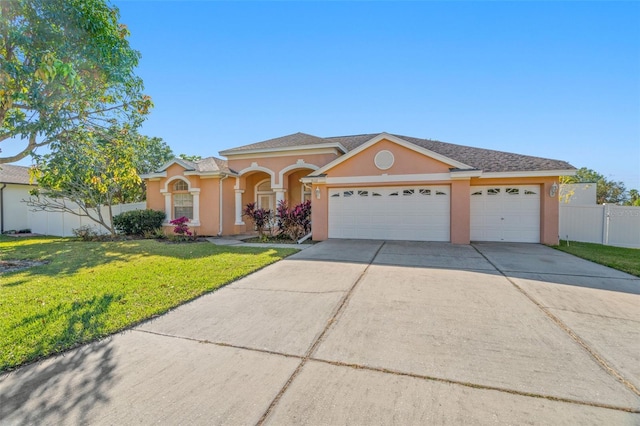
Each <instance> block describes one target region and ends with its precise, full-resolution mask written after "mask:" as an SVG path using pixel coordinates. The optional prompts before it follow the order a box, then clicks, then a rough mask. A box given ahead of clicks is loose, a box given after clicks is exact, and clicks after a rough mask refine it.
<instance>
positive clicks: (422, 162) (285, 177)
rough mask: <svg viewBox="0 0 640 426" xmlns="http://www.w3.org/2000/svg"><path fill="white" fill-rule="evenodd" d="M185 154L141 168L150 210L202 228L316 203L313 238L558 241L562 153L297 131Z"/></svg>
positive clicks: (566, 170)
mask: <svg viewBox="0 0 640 426" xmlns="http://www.w3.org/2000/svg"><path fill="white" fill-rule="evenodd" d="M220 155H222V156H224V157H226V160H222V159H219V158H215V157H209V158H205V159H203V160H200V161H195V162H192V161H185V160H182V159H177V158H176V159H174V160H172V161H170V162H168V163H167V164H165V165H164V166H163V167H162V168H161V169H160V170H158V171H157V172H155V173H149V174H145V175H142V178H143V179H144V180H145V181H146V185H147V207H148V208H152V209H159V210H164V211H165V212H166V214H167V221H169V220H171V219H174V218H177V217H180V216H187V217H189V218H190V219H191V221H190V226H191V227H193V228H195V230H196V231H197V232H198V234H200V235H216V234H217V235H232V234H240V233H244V232H246V231H247V230H249V229H251V224H249V226H248V225H247V221H246V219H245V218H244V217H243V216H242V210H243V208H244V206H246V204H247V203H250V202H256V203H257V205H258V207H264V208H269V209H274V208H275V207H276V206H277V203H278V202H279V201H280V200H287V202H288V204H289V205H290V206H291V205H295V204H298V203H300V202H301V201H303V200H311V203H312V238H313V239H314V240H318V241H321V240H325V239H327V238H367V239H393V240H423V241H450V242H452V243H457V244H468V243H469V242H470V241H517V242H532V243H537V242H540V243H544V244H556V243H557V242H558V194H557V192H558V181H559V179H558V178H559V176H565V175H572V174H574V173H575V168H574V167H573V166H572V165H571V164H569V163H567V162H565V161H560V160H552V159H548V158H539V157H532V156H528V155H520V154H514V153H508V152H500V151H494V150H489V149H482V148H474V147H469V146H462V145H455V144H450V143H444V142H439V141H435V140H429V139H419V138H414V137H407V136H399V135H393V134H388V133H379V134H365V135H354V136H339V137H326V138H322V137H318V136H313V135H308V134H304V133H295V134H292V135H288V136H283V137H279V138H275V139H270V140H266V141H263V142H258V143H254V144H250V145H245V146H240V147H237V148H231V149H227V150H224V151H221V152H220Z"/></svg>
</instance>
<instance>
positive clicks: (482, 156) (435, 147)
mask: <svg viewBox="0 0 640 426" xmlns="http://www.w3.org/2000/svg"><path fill="white" fill-rule="evenodd" d="M379 134H380V133H370V134H362V135H353V136H332V137H327V138H320V137H317V136H313V135H308V134H305V133H294V134H292V135H287V136H283V137H280V138H275V139H269V140H267V141H263V142H258V143H254V144H251V145H245V146H241V147H238V148H233V149H229V150H226V151H223V153H225V154H227V153H229V154H232V153H241V152H243V151H250V150H258V149H275V148H288V147H295V146H300V147H301V146H312V145H319V144H331V143H334V144H340V145H341V146H343V147H344V148H345V149H346V150H347V151H352V150H354V149H356V148H358V147H359V146H361V145H362V144H364V143H366V142H367V141H369V140H371V139H373V138H374V137H376V136H378V135H379ZM393 136H396V137H398V138H400V139H403V140H405V141H407V142H410V143H412V144H415V145H417V146H420V147H422V148H425V149H428V150H430V151H433V152H435V153H437V154H440V155H443V156H445V157H448V158H451V159H452V160H456V161H458V162H460V163H464V164H467V165H469V166H471V167H472V168H474V169H478V170H482V171H484V172H511V171H542V170H573V169H575V167H573V166H572V165H571V164H569V163H568V162H566V161H562V160H554V159H550V158H542V157H534V156H530V155H522V154H516V153H512V152H504V151H495V150H491V149H484V148H475V147H471V146H464V145H456V144H451V143H446V142H440V141H436V140H431V139H420V138H414V137H411V136H402V135H393Z"/></svg>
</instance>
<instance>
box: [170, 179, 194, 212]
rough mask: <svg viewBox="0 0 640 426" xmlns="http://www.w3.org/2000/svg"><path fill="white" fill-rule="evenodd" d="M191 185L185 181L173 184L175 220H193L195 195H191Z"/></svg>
mask: <svg viewBox="0 0 640 426" xmlns="http://www.w3.org/2000/svg"><path fill="white" fill-rule="evenodd" d="M188 190H189V185H188V184H187V182H185V181H183V180H177V181H176V182H175V183H174V184H173V191H174V194H173V218H174V219H177V218H180V217H183V216H184V217H187V218H189V219H193V195H191V194H189V193H188V192H187V191H188Z"/></svg>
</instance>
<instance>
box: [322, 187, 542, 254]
mask: <svg viewBox="0 0 640 426" xmlns="http://www.w3.org/2000/svg"><path fill="white" fill-rule="evenodd" d="M539 189H540V188H539V186H537V185H529V186H522V185H513V186H490V187H489V186H487V187H472V188H471V194H470V197H471V212H470V213H471V240H472V241H514V242H515V241H517V242H539V241H540V191H539ZM450 194H451V188H450V186H448V185H443V186H406V187H370V188H334V189H329V238H360V239H384V240H413V241H450V227H451V225H450V224H451V222H450V220H451V208H450V206H451V195H450Z"/></svg>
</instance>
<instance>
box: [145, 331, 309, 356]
mask: <svg viewBox="0 0 640 426" xmlns="http://www.w3.org/2000/svg"><path fill="white" fill-rule="evenodd" d="M133 331H138V332H140V333H147V334H153V335H156V336H161V337H169V338H172V339H180V340H188V341H190V342H196V343H202V344H207V345H215V346H220V347H223V348H233V349H242V350H245V351H251V352H259V353H263V354H268V355H277V356H282V357H285V358H297V359H302V356H300V355H294V354H287V353H284V352H276V351H270V350H269V349H260V348H252V347H249V346H241V345H234V344H232V343H226V342H214V341H211V340H207V339H196V338H193V337H186V336H176V335H174V334H166V333H159V332H157V331H150V330H133Z"/></svg>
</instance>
